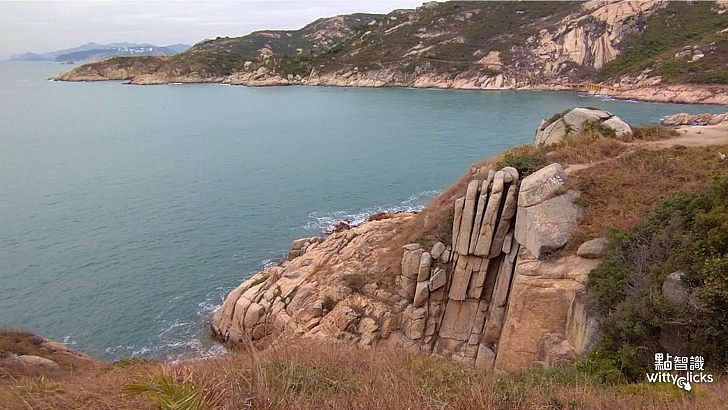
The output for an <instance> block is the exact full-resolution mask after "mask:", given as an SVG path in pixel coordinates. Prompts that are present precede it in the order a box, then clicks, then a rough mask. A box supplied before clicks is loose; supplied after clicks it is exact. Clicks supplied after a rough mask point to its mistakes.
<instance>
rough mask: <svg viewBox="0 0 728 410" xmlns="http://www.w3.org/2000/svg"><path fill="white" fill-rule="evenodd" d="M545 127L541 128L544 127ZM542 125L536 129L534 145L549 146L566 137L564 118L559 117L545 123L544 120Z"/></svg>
mask: <svg viewBox="0 0 728 410" xmlns="http://www.w3.org/2000/svg"><path fill="white" fill-rule="evenodd" d="M544 126H545V128H541V127H544ZM541 127H539V129H538V130H536V137H535V138H534V145H543V146H549V145H554V144H557V143H559V142H561V140H563V139H564V137H566V131H567V129H566V123H564V121H563V119H558V120H556V121H554V122H552V123H551V124H545V121H544V122H542V125H541Z"/></svg>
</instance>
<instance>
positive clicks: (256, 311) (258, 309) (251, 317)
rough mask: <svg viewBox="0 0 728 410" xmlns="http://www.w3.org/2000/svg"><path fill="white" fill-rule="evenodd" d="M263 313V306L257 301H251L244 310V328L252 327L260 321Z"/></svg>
mask: <svg viewBox="0 0 728 410" xmlns="http://www.w3.org/2000/svg"><path fill="white" fill-rule="evenodd" d="M264 315H265V308H264V307H263V306H262V305H260V304H258V303H251V304H250V307H248V310H247V312H245V320H244V322H243V324H244V326H245V328H246V329H252V328H253V327H254V326H255V325H257V324H258V323H260V321H261V319H263V316H264Z"/></svg>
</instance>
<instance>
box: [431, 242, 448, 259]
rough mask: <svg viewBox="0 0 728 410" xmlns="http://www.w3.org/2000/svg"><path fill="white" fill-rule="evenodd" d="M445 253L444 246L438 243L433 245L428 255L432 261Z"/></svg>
mask: <svg viewBox="0 0 728 410" xmlns="http://www.w3.org/2000/svg"><path fill="white" fill-rule="evenodd" d="M443 252H445V245H444V244H443V243H442V242H438V243H436V244H434V245H432V250H431V251H430V255H431V256H432V259H438V258H440V256H441V255H442V253H443Z"/></svg>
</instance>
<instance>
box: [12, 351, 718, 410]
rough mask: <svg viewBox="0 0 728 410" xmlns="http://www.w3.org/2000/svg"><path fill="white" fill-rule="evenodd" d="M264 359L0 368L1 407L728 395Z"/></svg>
mask: <svg viewBox="0 0 728 410" xmlns="http://www.w3.org/2000/svg"><path fill="white" fill-rule="evenodd" d="M258 360H259V362H258V365H256V364H255V359H253V357H251V355H250V352H244V351H240V352H232V353H231V354H228V355H226V356H223V357H218V358H214V359H209V360H200V361H194V362H184V363H181V364H177V365H172V364H169V363H144V362H140V363H138V364H133V365H128V366H107V367H106V368H104V369H102V370H98V371H95V372H90V373H79V374H68V375H66V376H63V377H59V378H57V379H54V380H52V381H51V380H48V379H44V380H43V381H42V382H35V381H34V380H35V379H32V378H17V379H16V380H12V379H9V378H4V377H2V376H0V403H3V404H2V406H0V407H3V408H11V409H13V408H33V409H58V408H106V409H122V408H125V409H128V408H135V409H137V408H138V409H155V408H156V409H158V408H163V409H214V408H216V409H248V408H256V409H342V408H345V409H406V408H412V409H443V408H447V409H476V408H477V409H509V408H510V409H521V408H550V409H561V408H563V409H566V408H610V409H615V408H616V409H619V408H630V409H633V408H663V407H668V406H669V407H670V408H672V409H694V408H708V409H710V408H720V407H721V406H722V404H723V400H724V398H725V397H728V396H727V395H728V387H726V383H725V382H724V381H723V379H721V378H719V380H718V381H717V382H716V383H713V384H711V385H700V386H696V389H695V390H694V391H693V392H691V393H686V392H683V391H680V390H679V389H677V388H673V387H672V386H663V385H652V384H644V385H643V384H639V385H628V384H624V383H623V382H621V381H617V382H615V383H606V382H604V379H602V378H600V377H598V375H597V376H595V375H594V374H592V373H590V372H589V371H587V370H586V369H585V368H584V367H579V366H577V367H573V368H566V369H554V370H544V369H538V368H533V369H526V370H522V371H519V372H515V373H510V374H508V373H495V372H486V371H484V370H482V369H479V368H475V367H468V366H462V365H458V364H456V363H452V362H450V361H448V360H445V359H439V358H432V357H425V356H420V355H416V354H412V353H407V352H405V351H401V350H397V349H389V348H385V347H380V348H374V349H370V350H361V349H359V348H356V347H350V346H346V345H343V344H337V343H323V342H321V341H306V340H297V341H289V342H283V343H281V344H280V345H279V347H277V348H275V349H272V350H271V351H267V352H265V353H262V354H260V357H259V358H258ZM0 374H2V372H0ZM261 378H262V380H261ZM129 393H133V394H129Z"/></svg>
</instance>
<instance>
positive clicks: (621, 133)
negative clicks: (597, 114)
mask: <svg viewBox="0 0 728 410" xmlns="http://www.w3.org/2000/svg"><path fill="white" fill-rule="evenodd" d="M602 126H604V127H607V128H610V129H612V130H614V133H615V137H617V138H618V139H621V140H627V139H630V138H632V128H631V127H630V126H629V124H627V123H626V122H624V121H622V119H621V118H619V117H617V116H616V115H615V116H613V117H611V118H610V119H608V120H606V121H604V122H603V123H602Z"/></svg>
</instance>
